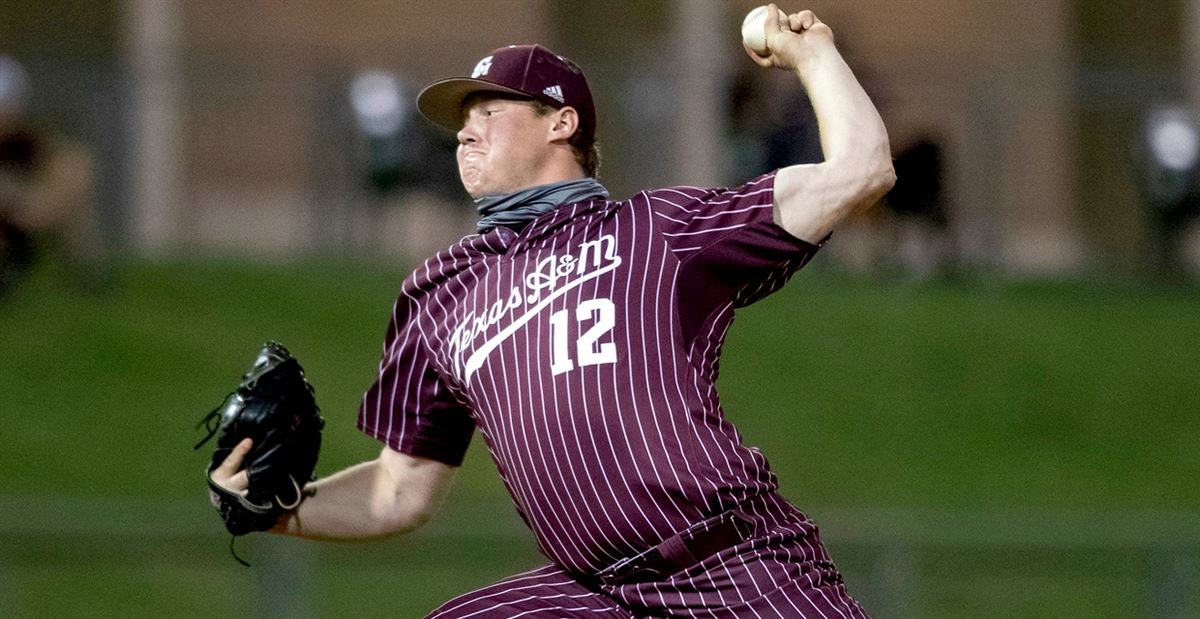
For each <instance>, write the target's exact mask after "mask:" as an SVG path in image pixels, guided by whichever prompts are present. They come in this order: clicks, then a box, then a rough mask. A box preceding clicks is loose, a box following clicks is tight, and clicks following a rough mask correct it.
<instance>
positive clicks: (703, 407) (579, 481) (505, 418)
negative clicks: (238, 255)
mask: <svg viewBox="0 0 1200 619" xmlns="http://www.w3.org/2000/svg"><path fill="white" fill-rule="evenodd" d="M774 179H775V177H774V174H768V175H765V176H762V177H759V178H757V179H754V180H753V181H751V182H749V183H747V184H745V185H743V186H740V187H736V188H716V189H711V188H697V187H673V188H665V189H656V190H651V191H646V192H643V193H640V194H638V195H636V196H634V197H633V198H632V199H629V200H625V201H619V202H618V201H608V200H593V201H588V202H581V203H578V204H573V205H565V206H561V207H559V208H557V209H555V210H553V211H550V212H548V213H545V214H543V215H542V216H541V217H539V218H537V219H536V220H534V221H533V222H531V223H529V224H528V225H527V226H526V227H525V228H524V229H523V230H522V231H521V232H520V233H516V232H514V231H512V230H510V229H508V228H503V227H501V228H495V229H492V230H490V231H488V232H486V233H484V234H481V235H471V236H468V237H465V238H464V239H462V240H461V241H459V242H458V243H457V244H456V245H454V246H452V247H450V248H449V249H447V250H445V251H443V252H441V253H439V254H438V255H436V256H434V257H433V258H431V259H429V260H427V261H426V262H425V263H424V264H423V265H422V266H421V267H419V268H418V269H416V270H415V271H414V272H413V273H412V274H411V275H410V276H409V277H408V278H407V279H406V280H405V282H404V284H403V288H402V291H401V293H400V296H399V297H398V299H397V301H396V305H395V309H394V312H393V315H392V319H391V323H390V325H389V327H388V331H387V338H386V341H385V343H384V351H383V360H382V362H381V363H380V368H379V376H378V378H377V380H376V382H375V383H374V384H373V385H372V386H371V388H370V389H369V390H368V391H367V392H366V394H365V395H364V397H363V401H362V406H361V409H360V411H359V419H358V425H359V427H360V428H361V429H362V430H363V431H364V432H366V433H367V434H369V435H371V436H373V437H375V438H377V439H379V440H381V441H383V442H385V443H387V445H389V446H390V447H391V448H393V449H395V450H397V451H400V452H403V453H408V454H413V455H417V456H422V457H426V458H432V459H435V460H439V461H442V462H445V463H447V464H451V465H457V464H459V463H461V461H462V457H463V454H464V452H465V451H466V449H467V445H468V443H469V441H470V438H471V435H472V434H473V432H474V430H475V429H476V428H478V429H479V432H480V434H481V435H482V436H483V438H484V440H485V441H486V442H487V446H488V450H489V451H490V453H491V455H492V458H493V459H494V461H495V463H496V466H497V467H498V468H499V471H500V475H501V477H502V478H503V480H504V483H505V485H506V486H507V489H508V491H509V493H510V494H511V495H512V498H513V502H514V503H515V505H516V507H517V509H518V511H519V512H520V514H521V516H522V517H523V518H524V519H525V521H526V522H527V523H528V524H529V526H530V528H531V529H532V530H533V532H534V534H535V536H536V538H537V540H538V543H539V545H540V547H541V550H542V552H543V553H544V554H545V555H546V556H548V557H549V558H550V559H552V560H553V561H555V562H556V563H558V564H559V565H561V566H563V567H564V568H565V569H567V570H568V571H571V572H575V573H595V572H596V571H598V570H599V569H601V568H603V567H605V566H608V565H611V564H613V563H615V562H616V561H619V560H621V559H623V558H625V557H629V556H632V555H634V554H636V553H638V552H640V551H642V550H645V549H646V548H648V547H650V546H652V545H654V544H656V543H658V542H659V541H660V540H662V539H663V538H666V537H668V536H670V535H672V534H673V533H675V532H677V531H680V530H682V529H684V528H686V527H687V526H688V525H690V524H692V523H695V522H697V521H699V520H701V519H704V518H707V517H709V516H712V515H715V514H718V513H720V512H723V511H725V510H727V509H730V508H733V507H734V506H736V505H738V504H739V503H741V502H743V501H745V500H746V499H748V498H752V497H756V496H761V495H765V494H772V493H774V491H775V490H776V488H777V483H776V479H775V476H774V475H773V474H772V473H771V471H770V469H769V467H768V465H767V462H766V460H765V459H764V458H763V456H762V454H760V453H759V452H758V451H757V450H756V449H753V448H749V447H746V446H745V445H743V444H742V441H741V437H740V436H739V434H738V433H737V431H736V430H735V429H734V427H733V426H732V425H730V423H729V422H728V421H726V419H725V417H724V414H723V412H722V409H721V404H720V402H719V400H718V398H717V392H716V388H715V385H716V380H717V372H718V359H719V357H720V353H721V345H722V341H723V339H724V337H725V333H726V331H727V330H728V328H729V326H730V324H731V323H732V320H733V313H734V310H735V309H736V308H738V307H742V306H745V305H747V304H749V303H752V302H754V301H755V300H757V299H759V298H762V297H764V296H766V295H767V294H770V293H771V292H773V291H775V290H777V289H779V288H780V287H781V286H782V285H783V284H784V283H785V282H786V281H787V279H788V278H789V277H790V276H791V274H792V273H793V272H794V271H795V270H796V269H798V268H800V267H801V266H803V265H804V264H805V263H806V262H807V261H808V260H809V259H810V258H811V257H812V256H813V254H814V253H815V252H816V250H817V247H816V246H814V245H811V244H809V243H805V242H803V241H800V240H797V239H795V238H793V237H791V236H790V235H789V234H787V233H786V232H785V231H784V230H783V229H782V228H780V227H778V226H777V225H775V224H774V223H773V222H772V202H773V198H774V193H773V185H774Z"/></svg>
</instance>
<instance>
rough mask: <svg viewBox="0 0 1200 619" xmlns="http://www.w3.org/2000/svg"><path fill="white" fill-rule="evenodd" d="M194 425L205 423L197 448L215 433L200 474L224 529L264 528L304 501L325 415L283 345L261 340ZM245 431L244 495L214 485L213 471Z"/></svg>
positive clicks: (242, 532) (241, 531) (301, 370)
mask: <svg viewBox="0 0 1200 619" xmlns="http://www.w3.org/2000/svg"><path fill="white" fill-rule="evenodd" d="M200 426H204V427H206V428H207V430H208V435H207V436H205V437H204V439H203V440H201V441H200V442H199V443H197V444H196V447H195V448H196V449H199V448H200V447H201V446H202V445H204V443H206V442H208V440H209V439H211V438H212V437H213V436H214V435H216V436H217V448H216V450H215V451H214V452H213V456H212V462H211V463H210V464H209V465H208V467H207V469H206V475H205V476H206V477H207V478H208V488H209V495H210V497H211V499H212V503H213V506H214V507H216V508H217V511H218V512H219V513H220V514H221V519H222V520H224V521H225V527H226V528H227V529H229V532H230V533H232V534H234V535H235V536H237V535H245V534H246V533H250V532H252V531H266V530H267V529H270V528H271V527H273V526H275V523H277V522H278V521H279V517H280V515H282V514H283V513H284V512H287V511H288V510H291V509H295V508H296V507H297V506H298V505H300V502H301V501H302V500H304V485H305V484H306V483H307V482H309V481H311V480H312V479H313V478H314V476H313V471H314V470H315V469H316V467H317V453H318V452H319V451H320V449H321V429H322V428H323V427H324V426H325V420H324V419H322V418H321V411H320V409H319V408H317V402H316V400H315V399H314V398H313V388H312V386H311V385H309V384H308V381H307V380H305V378H304V368H302V367H300V363H299V362H297V361H296V360H295V359H294V358H292V356H291V354H289V353H288V351H287V349H286V348H284V347H283V346H282V345H280V344H278V343H276V342H267V343H266V344H265V345H263V348H262V351H261V352H259V353H258V358H257V359H255V360H254V365H252V366H251V367H250V370H249V371H247V372H246V374H245V375H244V376H242V384H241V385H239V386H238V388H237V390H236V391H234V392H233V393H231V394H229V396H228V397H227V398H225V402H224V403H223V404H221V406H218V407H217V408H215V409H213V411H212V412H210V413H209V414H208V415H207V416H205V417H204V419H203V420H201V422H200V424H199V425H198V426H197V427H200ZM247 437H248V438H250V439H252V440H253V445H252V447H251V448H250V451H249V453H247V454H246V456H245V458H244V460H243V465H242V468H243V470H245V471H246V474H247V477H248V480H249V488H248V489H247V491H246V494H245V496H242V495H239V494H235V493H233V492H230V491H228V490H226V489H224V488H222V487H221V486H218V485H217V484H216V483H214V482H213V479H212V473H213V469H215V468H217V466H219V465H220V464H221V463H222V462H224V461H225V458H226V457H227V456H229V453H230V452H231V451H232V450H233V448H234V447H235V446H236V445H237V444H238V443H240V442H241V441H242V440H243V439H245V438H247ZM235 557H236V555H235ZM239 561H240V559H239Z"/></svg>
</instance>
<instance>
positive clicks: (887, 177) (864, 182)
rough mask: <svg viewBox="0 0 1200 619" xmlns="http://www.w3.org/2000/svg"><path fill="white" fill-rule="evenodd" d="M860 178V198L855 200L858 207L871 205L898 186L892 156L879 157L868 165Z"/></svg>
mask: <svg viewBox="0 0 1200 619" xmlns="http://www.w3.org/2000/svg"><path fill="white" fill-rule="evenodd" d="M860 179H861V185H860V186H859V191H858V199H857V200H855V202H856V208H866V207H870V206H872V205H874V204H875V203H876V202H878V201H879V200H880V199H882V198H883V196H885V195H887V193H888V192H889V191H891V190H892V187H895V186H896V169H895V167H893V166H892V158H891V157H890V156H884V157H880V158H878V159H877V161H876V163H875V165H872V166H870V167H868V168H867V170H866V172H865V173H863V174H862V175H861V176H860Z"/></svg>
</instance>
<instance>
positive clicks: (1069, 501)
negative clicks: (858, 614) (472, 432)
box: [0, 0, 1200, 617]
mask: <svg viewBox="0 0 1200 619" xmlns="http://www.w3.org/2000/svg"><path fill="white" fill-rule="evenodd" d="M756 4H757V2H755V1H741V0H738V1H728V2H724V1H716V0H713V1H709V0H670V1H668V0H630V1H622V2H615V1H608V2H601V1H596V0H571V1H566V0H563V1H552V0H523V1H518V0H491V1H484V0H470V1H459V2H444V3H435V2H417V1H391V2H387V1H382V0H378V1H355V2H338V3H333V2H318V1H315V0H303V1H300V0H297V1H287V2H282V1H279V2H275V1H272V2H267V1H254V2H232V1H224V0H222V1H216V2H190V3H185V2H177V1H173V0H119V1H105V0H99V1H92V2H69V1H64V0H39V1H28V0H4V1H3V2H2V3H0V423H2V424H3V425H2V427H3V428H4V431H3V436H4V437H5V441H4V443H5V445H6V446H5V447H4V448H3V449H0V470H2V471H3V475H0V479H2V481H0V616H40V615H64V614H66V615H81V616H82V615H89V616H90V615H95V614H137V615H143V614H144V615H158V614H165V613H172V614H181V615H189V614H204V615H209V616H211V614H212V613H216V614H246V613H249V612H256V613H266V614H270V613H271V612H275V613H277V614H286V615H289V616H296V615H340V614H345V613H347V612H356V613H359V614H366V615H383V614H389V615H392V616H420V614H421V613H422V612H423V611H425V610H428V609H430V608H432V607H434V606H436V605H437V604H438V603H439V602H440V601H442V600H444V599H446V598H448V597H450V596H452V595H454V594H455V593H458V592H462V591H466V590H468V589H469V588H472V587H477V586H481V585H483V584H486V583H488V582H490V581H493V580H496V579H498V578H500V577H502V576H505V575H506V574H508V573H510V572H513V571H516V570H518V569H523V568H527V567H532V566H534V565H536V564H537V562H538V560H539V559H538V557H537V556H536V554H535V552H534V550H533V545H532V541H531V539H530V537H529V535H528V533H527V532H525V531H524V530H523V529H522V528H521V526H520V524H519V521H518V520H517V518H516V516H515V513H514V512H513V510H512V508H511V506H510V505H509V504H508V502H507V498H506V497H505V495H504V494H503V489H502V488H501V487H500V484H499V482H498V480H497V479H496V478H495V476H494V473H493V472H492V471H491V463H490V462H489V461H488V458H487V456H486V453H485V452H484V450H483V449H482V448H480V447H476V448H474V449H473V450H472V454H471V456H470V460H469V462H468V464H467V466H466V467H464V471H463V476H462V481H461V483H460V488H459V490H458V491H457V492H456V493H455V496H454V498H453V499H452V500H451V503H450V505H448V506H447V508H446V513H445V516H444V518H443V519H441V520H440V521H439V522H438V523H436V524H434V525H431V527H430V528H429V531H426V532H421V533H418V534H416V535H414V536H412V537H411V538H410V539H403V540H396V541H390V542H386V543H379V544H373V545H361V546H355V545H352V546H332V545H330V546H321V545H313V544H303V543H299V542H292V541H287V540H259V539H251V540H247V544H246V548H247V550H246V553H247V554H249V555H251V558H252V561H251V562H253V563H256V566H255V567H254V568H253V569H252V570H251V571H245V570H243V568H241V567H240V566H238V565H236V564H234V563H233V562H232V560H230V559H228V557H226V556H224V551H225V547H224V544H225V538H224V537H223V535H222V530H221V528H220V525H219V523H218V521H217V519H216V516H215V515H213V514H211V513H209V510H208V508H207V506H206V504H205V499H204V492H203V484H202V481H201V478H200V475H199V472H200V471H201V468H202V466H203V463H204V458H203V457H202V456H201V455H200V454H196V453H192V452H190V451H189V445H190V444H191V443H192V442H193V439H194V438H195V437H194V436H193V434H192V432H191V425H192V423H193V422H194V421H195V420H198V419H199V418H200V417H201V416H202V415H203V414H204V413H205V412H207V410H208V409H209V408H211V407H212V406H214V405H215V404H217V403H218V402H219V401H220V399H221V396H222V395H223V394H224V392H225V391H227V390H228V389H229V388H230V386H231V385H232V384H234V381H235V380H236V378H237V376H238V375H239V374H240V372H241V371H242V369H244V366H245V365H246V363H248V362H249V360H250V357H252V355H253V353H254V352H255V351H256V349H257V348H256V347H257V345H258V344H260V343H261V342H262V341H263V340H264V339H267V338H271V337H277V338H279V339H282V340H283V341H284V342H285V343H287V344H288V345H289V347H291V348H292V349H293V352H296V353H297V355H298V356H299V357H300V358H301V360H302V361H305V362H306V365H307V366H309V368H310V370H309V371H310V375H311V376H313V378H314V382H315V383H316V384H317V386H318V390H319V399H320V401H321V402H322V406H323V407H324V408H325V409H326V416H327V418H328V419H329V425H328V429H327V435H328V437H329V438H328V439H327V447H326V452H325V453H324V454H323V455H322V464H321V466H320V467H319V471H321V472H322V473H329V472H332V471H334V470H336V469H337V468H339V467H341V466H345V465H347V464H350V463H353V462H356V461H359V460H362V459H366V458H370V457H373V455H374V453H375V452H376V450H377V446H376V445H374V444H373V443H371V442H370V441H369V440H367V439H365V438H364V437H361V436H358V435H357V433H356V431H355V430H354V429H353V425H354V424H353V418H354V410H355V406H356V402H357V398H358V395H359V394H360V393H361V392H362V390H363V389H365V388H366V387H367V385H368V384H369V382H370V380H371V379H372V377H373V372H374V364H375V362H376V359H377V355H378V351H379V348H378V347H379V345H380V341H381V339H382V335H383V330H384V327H385V325H386V320H387V317H388V315H389V314H388V312H389V308H390V304H391V301H392V299H393V297H394V295H395V292H396V290H397V289H398V286H399V282H400V280H401V279H402V278H403V276H404V274H405V272H406V271H407V269H408V268H410V267H411V266H412V265H413V264H414V263H415V262H417V261H419V260H421V259H422V258H423V257H424V256H426V255H428V254H430V253H432V252H434V251H436V250H437V249H440V248H441V247H443V246H445V245H446V244H448V243H449V242H452V241H454V240H456V239H457V238H459V237H460V236H461V235H463V234H467V233H470V232H471V231H472V224H473V221H474V211H473V208H472V205H471V203H470V200H469V199H468V197H467V196H466V194H465V193H464V192H463V191H462V189H461V187H460V186H459V184H458V181H457V173H456V170H455V166H454V160H453V147H454V141H453V136H450V135H448V134H446V133H442V132H439V131H437V130H435V129H433V128H432V127H431V126H430V125H428V124H427V123H425V122H424V121H423V120H422V119H421V118H420V117H419V115H417V114H416V112H415V104H414V100H415V96H416V93H417V92H419V90H420V88H421V87H422V86H423V85H425V84H427V83H429V82H430V81H432V80H434V79H437V78H441V77H447V76H451V75H461V74H464V73H466V72H468V71H470V69H471V67H473V66H474V64H475V63H476V62H477V61H478V59H479V58H481V57H483V56H484V55H486V53H487V52H488V51H489V50H491V49H493V48H496V47H500V46H502V45H506V44H510V43H526V42H540V43H543V44H546V45H548V46H549V47H551V48H552V49H554V50H555V51H557V52H558V53H561V54H564V55H566V56H569V57H570V58H572V59H573V60H575V61H576V62H578V63H579V64H580V65H581V66H582V67H583V68H584V69H585V71H586V72H587V75H588V77H589V81H590V83H591V85H592V89H593V91H594V92H595V94H596V99H597V105H598V108H599V116H600V120H599V139H600V144H601V148H602V152H603V155H604V163H603V166H602V168H601V181H602V182H604V183H605V184H606V185H607V186H608V188H609V189H610V190H611V191H612V193H613V195H614V196H616V197H619V198H624V197H627V196H629V195H631V194H633V193H634V192H636V191H638V190H640V189H642V188H646V187H651V186H664V185H670V184H730V183H738V182H741V181H742V180H745V179H748V178H750V177H751V176H754V175H757V174H760V173H762V172H765V171H768V170H771V169H774V168H776V167H779V166H783V165H789V164H791V163H797V162H812V161H819V160H820V157H821V152H820V144H819V133H818V130H817V127H816V125H815V121H814V120H813V118H812V111H811V107H810V106H809V103H808V101H807V98H806V97H805V95H804V93H803V91H802V90H801V89H800V88H799V86H798V82H797V80H796V79H795V78H794V76H791V75H788V74H786V73H784V72H779V71H774V72H772V71H765V70H761V69H759V68H758V67H756V66H754V65H753V64H752V63H751V62H750V61H749V59H747V58H746V57H745V56H744V52H743V51H742V49H741V45H740V37H739V25H740V23H741V20H742V17H743V16H744V15H745V13H746V12H747V11H748V10H749V9H751V8H753V7H754V6H755V5H756ZM783 8H784V9H786V10H788V11H790V12H795V11H799V10H801V9H803V8H811V9H813V10H814V11H815V12H816V13H817V15H818V16H820V17H821V18H822V19H823V20H824V21H825V22H827V23H829V24H830V25H831V27H832V28H833V30H834V32H835V33H836V35H837V40H838V43H839V47H840V48H841V49H842V51H843V54H844V55H845V56H846V58H847V60H848V62H849V63H850V65H851V66H852V67H853V68H854V70H855V72H856V74H857V75H858V76H859V77H860V79H861V81H862V82H863V84H864V86H865V88H866V89H867V90H868V92H869V93H870V94H871V95H872V98H873V99H874V100H875V101H876V103H877V104H878V106H879V108H880V111H881V113H882V115H883V118H884V121H885V123H886V124H887V126H888V129H889V133H890V136H891V141H892V146H893V151H894V152H893V155H894V156H895V160H896V169H897V172H898V182H897V185H896V187H895V189H894V190H893V191H892V192H891V194H889V196H888V197H887V198H885V200H884V201H883V202H882V203H881V204H880V205H878V206H877V207H875V208H874V209H871V210H870V211H868V212H865V213H862V214H860V215H859V216H857V217H856V218H855V220H854V221H852V222H850V224H848V225H847V226H845V227H844V228H842V229H840V230H839V231H838V232H837V233H836V234H835V239H834V241H833V242H831V243H830V244H829V246H828V247H827V248H826V249H825V250H823V252H822V255H821V256H820V257H819V259H818V260H817V261H815V262H814V264H813V265H812V266H811V267H809V268H808V269H807V270H806V271H805V272H804V273H802V274H801V275H800V276H798V277H797V279H796V281H795V282H794V283H793V284H791V285H790V286H789V287H788V288H787V289H786V290H785V291H783V292H781V293H779V294H778V295H776V297H773V298H772V299H769V300H767V301H766V302H764V303H763V304H762V305H761V307H759V306H756V307H755V308H752V309H750V310H748V311H747V313H746V314H747V316H746V318H744V319H743V320H742V321H740V322H739V326H738V327H737V328H735V329H734V331H733V332H732V333H731V340H730V345H729V347H728V356H727V358H726V362H725V363H724V364H723V368H726V369H725V373H724V375H723V376H722V383H721V386H722V392H723V395H724V396H725V398H726V402H727V407H728V412H729V415H730V417H731V418H732V419H733V420H734V421H735V422H736V423H737V424H738V425H739V427H740V428H742V429H743V431H744V432H745V434H746V438H747V441H748V442H750V443H751V444H755V445H759V446H761V447H762V448H763V451H764V453H766V454H767V456H768V457H769V458H770V459H771V461H772V463H773V464H774V465H775V468H776V470H777V471H778V472H779V474H780V478H781V481H782V483H783V486H784V490H785V494H787V495H788V496H789V497H790V498H792V499H793V500H794V501H795V502H796V503H797V504H799V505H800V506H801V507H802V508H804V509H806V510H808V511H810V513H811V514H812V515H813V517H814V518H815V519H816V520H817V522H818V523H819V524H821V525H822V526H823V527H824V528H825V530H826V537H827V540H828V542H829V544H830V547H831V549H832V551H833V554H834V558H835V559H836V560H838V562H839V563H840V564H841V565H842V566H843V569H844V571H846V573H847V579H848V583H849V587H850V590H851V592H852V593H854V594H855V595H856V596H858V597H859V598H860V599H862V600H863V601H864V603H865V604H866V605H867V607H868V609H870V610H874V611H875V612H876V613H877V614H878V615H880V616H947V617H961V616H1176V617H1184V616H1200V584H1198V583H1200V489H1198V486H1197V484H1196V483H1195V479H1196V478H1197V477H1196V476H1197V474H1200V457H1198V456H1197V453H1200V421H1198V418H1197V413H1200V397H1198V396H1197V395H1196V393H1195V392H1196V389H1195V386H1196V375H1197V371H1198V370H1200V351H1198V350H1197V342H1200V303H1198V301H1200V297H1198V296H1197V293H1198V292H1200V287H1198V285H1197V276H1198V275H1200V221H1198V219H1200V217H1198V215H1200V176H1198V174H1197V170H1198V168H1200V124H1198V119H1200V114H1198V112H1200V1H1197V0H1151V1H1149V2H1147V1H1144V0H1140V1H1136V2H1135V1H1133V0H1109V1H1100V0H1039V1H1037V2H1032V1H1025V2H1000V1H998V0H996V1H993V0H907V1H904V2H884V1H878V2H876V1H861V2H837V1H832V0H814V1H813V2H811V3H808V4H803V3H788V2H785V3H783ZM797 351H803V354H798V353H797ZM801 445H802V446H803V448H801V447H800V446H801ZM255 559H256V560H255ZM248 575H249V576H248ZM214 600H217V601H214Z"/></svg>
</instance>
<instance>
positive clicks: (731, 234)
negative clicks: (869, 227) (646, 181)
mask: <svg viewBox="0 0 1200 619" xmlns="http://www.w3.org/2000/svg"><path fill="white" fill-rule="evenodd" d="M646 195H647V199H648V201H649V203H650V210H651V213H652V216H653V218H654V220H655V223H656V225H657V226H658V228H659V230H660V232H661V235H662V238H663V240H664V241H665V242H666V243H667V246H668V247H670V249H671V251H672V252H674V254H675V256H676V257H677V258H678V259H679V261H680V265H681V268H680V275H679V277H680V282H679V285H680V287H681V288H683V289H684V290H686V291H687V294H688V298H689V300H691V301H692V302H693V305H695V306H697V307H699V308H711V307H713V306H714V305H716V304H721V303H724V302H732V303H733V305H734V306H735V307H743V306H746V305H749V304H750V303H753V302H754V301H756V300H758V299H761V298H763V297H765V296H767V295H769V294H770V293H772V292H774V291H775V290H778V289H779V288H781V287H782V286H783V285H784V284H785V283H787V280H788V279H789V278H790V277H791V275H792V273H794V272H795V271H796V270H797V269H799V268H800V267H802V266H804V265H805V264H806V263H807V262H808V261H809V260H810V259H811V258H812V257H813V255H814V254H816V252H817V250H818V249H819V248H820V245H821V243H818V244H816V245H814V244H812V243H808V242H806V241H803V240H800V239H798V238H796V237H793V236H792V235H791V234H789V233H788V232H787V231H786V230H784V229H783V228H781V227H779V225H777V224H776V223H775V222H774V200H775V174H774V173H773V172H772V173H770V174H765V175H763V176H760V177H758V178H755V179H753V180H751V181H750V182H748V183H746V184H744V185H741V186H739V187H717V188H701V187H668V188H665V189H656V190H653V191H650V192H647V194H646ZM822 243H823V241H822Z"/></svg>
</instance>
